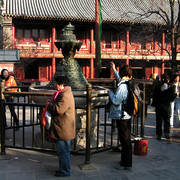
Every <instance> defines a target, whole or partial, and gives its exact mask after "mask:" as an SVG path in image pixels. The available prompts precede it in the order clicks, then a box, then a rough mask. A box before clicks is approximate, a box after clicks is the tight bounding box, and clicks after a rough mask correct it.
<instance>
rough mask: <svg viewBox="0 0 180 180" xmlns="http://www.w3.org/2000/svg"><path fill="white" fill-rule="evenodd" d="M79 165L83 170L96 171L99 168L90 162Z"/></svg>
mask: <svg viewBox="0 0 180 180" xmlns="http://www.w3.org/2000/svg"><path fill="white" fill-rule="evenodd" d="M79 167H80V169H81V170H82V171H93V170H94V171H95V170H97V168H96V167H95V166H94V165H93V164H92V163H89V164H86V163H85V164H81V165H79Z"/></svg>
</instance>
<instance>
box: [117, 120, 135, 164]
mask: <svg viewBox="0 0 180 180" xmlns="http://www.w3.org/2000/svg"><path fill="white" fill-rule="evenodd" d="M116 124H117V129H118V135H119V138H120V143H121V146H122V151H121V165H122V166H124V167H131V166H132V143H131V119H128V120H116Z"/></svg>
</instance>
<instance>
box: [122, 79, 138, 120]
mask: <svg viewBox="0 0 180 180" xmlns="http://www.w3.org/2000/svg"><path fill="white" fill-rule="evenodd" d="M122 84H127V85H128V97H127V101H126V104H125V103H124V101H123V102H122V110H123V112H124V111H126V112H127V113H128V114H129V115H130V116H132V115H136V114H138V113H139V112H140V107H141V105H140V104H141V95H140V89H139V87H138V84H137V83H134V81H133V80H129V81H125V82H124V83H122Z"/></svg>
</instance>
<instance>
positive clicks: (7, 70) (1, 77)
mask: <svg viewBox="0 0 180 180" xmlns="http://www.w3.org/2000/svg"><path fill="white" fill-rule="evenodd" d="M4 71H7V72H9V71H8V70H7V69H2V71H1V78H2V79H3V78H4V77H3V73H4Z"/></svg>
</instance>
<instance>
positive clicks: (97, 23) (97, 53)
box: [94, 0, 99, 78]
mask: <svg viewBox="0 0 180 180" xmlns="http://www.w3.org/2000/svg"><path fill="white" fill-rule="evenodd" d="M98 7H99V6H98V0H96V21H95V42H96V59H95V63H94V65H95V77H96V78H98V77H99V71H98V67H99V62H98V57H99V52H98V49H99V43H98V40H99V33H98V32H99V26H98V25H99V8H98Z"/></svg>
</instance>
